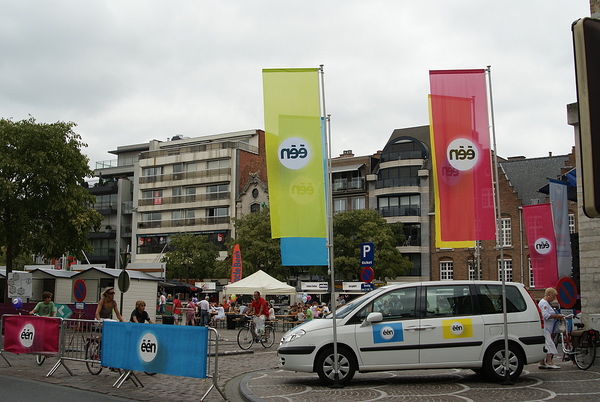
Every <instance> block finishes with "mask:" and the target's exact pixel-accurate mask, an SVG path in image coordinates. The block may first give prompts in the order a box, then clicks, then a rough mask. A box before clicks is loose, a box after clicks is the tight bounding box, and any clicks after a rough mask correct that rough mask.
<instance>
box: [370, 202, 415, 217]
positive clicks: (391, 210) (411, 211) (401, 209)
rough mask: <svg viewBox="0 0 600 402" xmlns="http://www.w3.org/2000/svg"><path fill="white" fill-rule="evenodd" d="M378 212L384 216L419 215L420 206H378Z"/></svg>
mask: <svg viewBox="0 0 600 402" xmlns="http://www.w3.org/2000/svg"><path fill="white" fill-rule="evenodd" d="M379 214H380V215H381V216H383V217H384V218H387V217H391V216H421V208H420V207H419V206H417V205H400V206H396V207H382V208H379Z"/></svg>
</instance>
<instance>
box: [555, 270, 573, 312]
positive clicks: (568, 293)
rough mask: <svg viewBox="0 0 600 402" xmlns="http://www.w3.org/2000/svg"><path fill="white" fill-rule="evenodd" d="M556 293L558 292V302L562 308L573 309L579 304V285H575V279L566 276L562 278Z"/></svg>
mask: <svg viewBox="0 0 600 402" xmlns="http://www.w3.org/2000/svg"><path fill="white" fill-rule="evenodd" d="M556 291H557V292H558V293H557V294H556V300H558V304H560V307H562V308H572V307H573V306H574V305H575V303H577V295H578V292H577V285H575V281H573V279H571V278H567V277H566V276H565V277H563V278H560V279H559V280H558V283H557V284H556Z"/></svg>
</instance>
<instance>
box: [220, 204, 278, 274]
mask: <svg viewBox="0 0 600 402" xmlns="http://www.w3.org/2000/svg"><path fill="white" fill-rule="evenodd" d="M234 225H235V229H236V238H235V239H229V240H228V241H227V245H228V247H229V249H230V254H231V249H233V246H234V245H235V244H236V243H239V245H240V252H241V253H242V261H243V263H242V264H243V275H244V277H246V276H248V275H251V274H253V273H255V272H256V271H258V270H259V269H261V270H263V271H265V272H266V273H268V274H269V275H271V276H273V277H274V278H277V279H279V280H282V281H286V280H287V278H288V277H289V275H290V267H283V266H282V265H281V250H280V248H279V239H273V238H271V222H270V213H269V208H263V209H262V210H260V211H258V212H253V213H250V214H246V215H244V216H242V217H241V218H239V219H235V220H234ZM230 272H231V260H230V259H227V260H225V261H224V262H223V263H222V264H221V265H220V269H219V273H220V274H221V275H224V276H228V275H229V273H230Z"/></svg>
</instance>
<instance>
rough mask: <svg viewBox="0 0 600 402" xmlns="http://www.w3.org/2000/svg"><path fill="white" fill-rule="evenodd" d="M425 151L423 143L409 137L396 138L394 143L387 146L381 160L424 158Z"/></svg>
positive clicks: (425, 156)
mask: <svg viewBox="0 0 600 402" xmlns="http://www.w3.org/2000/svg"><path fill="white" fill-rule="evenodd" d="M426 158H427V152H426V151H425V148H424V147H423V145H422V144H421V143H420V142H418V141H416V140H414V139H409V138H402V139H398V140H397V141H396V143H394V144H392V145H391V146H389V147H387V148H386V149H385V151H384V152H383V154H382V155H381V161H382V162H385V161H395V160H401V159H426Z"/></svg>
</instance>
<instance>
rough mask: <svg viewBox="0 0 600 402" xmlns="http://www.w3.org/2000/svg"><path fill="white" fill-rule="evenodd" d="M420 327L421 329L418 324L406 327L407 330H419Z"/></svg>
mask: <svg viewBox="0 0 600 402" xmlns="http://www.w3.org/2000/svg"><path fill="white" fill-rule="evenodd" d="M420 329H421V328H419V327H417V326H415V325H413V326H412V327H406V328H405V330H406V331H418V330H420Z"/></svg>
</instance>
